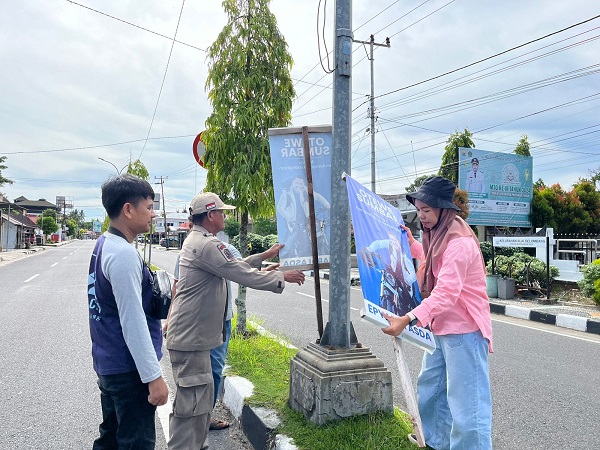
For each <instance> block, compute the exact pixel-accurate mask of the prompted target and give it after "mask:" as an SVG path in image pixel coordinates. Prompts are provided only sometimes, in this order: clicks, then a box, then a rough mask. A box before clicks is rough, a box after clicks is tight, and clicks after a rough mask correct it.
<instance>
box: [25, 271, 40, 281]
mask: <svg viewBox="0 0 600 450" xmlns="http://www.w3.org/2000/svg"><path fill="white" fill-rule="evenodd" d="M39 275H40V274H39V273H36V274H35V275H34V276H32V277H29V278H27V279H26V280H25V281H23V283H27V282H29V281H31V280H33V279H34V278H35V277H37V276H39Z"/></svg>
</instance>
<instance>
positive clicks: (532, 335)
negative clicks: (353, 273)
mask: <svg viewBox="0 0 600 450" xmlns="http://www.w3.org/2000/svg"><path fill="white" fill-rule="evenodd" d="M321 283H322V285H321V290H322V292H323V298H324V299H325V300H327V299H328V292H329V287H328V282H327V281H325V280H321ZM313 291H314V282H313V281H312V280H311V281H308V282H307V283H305V284H304V285H303V286H301V287H298V286H287V287H286V290H285V291H284V293H283V294H281V295H276V294H272V293H265V292H258V291H254V290H250V289H249V290H248V300H247V307H248V311H249V314H255V315H256V316H257V319H256V320H257V321H258V322H260V323H261V324H262V326H264V327H265V328H266V329H268V330H269V331H272V332H275V333H278V334H280V335H282V336H285V337H287V338H288V339H289V340H290V341H291V342H292V344H294V345H295V346H297V347H299V348H301V347H304V346H305V345H306V344H308V343H309V342H312V341H314V340H315V339H316V338H317V337H318V332H317V320H316V312H315V311H316V307H315V301H314V297H313ZM351 292H352V298H351V308H352V310H351V320H352V321H353V324H354V327H355V330H356V333H357V336H358V340H359V342H361V343H362V344H363V345H366V346H367V347H369V348H370V349H371V351H372V352H373V353H374V354H375V355H376V356H377V357H379V358H380V359H382V360H383V362H384V364H385V366H386V367H387V368H388V369H390V370H391V372H392V377H393V386H394V403H395V404H396V405H398V406H400V407H403V405H404V404H405V402H404V394H403V392H401V388H400V382H399V379H398V373H397V368H396V362H395V356H394V352H393V348H392V343H391V338H389V337H388V336H386V335H384V334H383V333H382V332H381V331H380V330H379V328H378V327H376V326H375V325H372V324H371V323H367V322H365V321H363V320H362V319H360V318H359V309H360V307H361V302H362V297H361V295H360V290H359V288H352V290H351ZM328 308H329V304H328V302H326V301H325V302H324V303H323V310H324V315H325V318H324V322H325V323H327V313H328ZM492 319H493V326H494V353H493V355H492V356H491V358H490V377H491V383H492V395H493V413H494V422H493V444H494V448H495V449H506V450H509V449H510V450H514V449H546V450H549V449H553V450H554V449H556V450H562V449H597V448H598V447H599V445H598V442H599V441H600V427H598V423H600V393H599V391H598V385H599V383H600V359H599V358H598V356H599V355H600V336H596V335H590V334H589V333H581V332H577V331H573V330H567V329H561V328H559V327H556V326H551V325H545V324H538V323H535V322H529V321H523V320H519V319H512V318H509V317H505V316H492ZM405 347H406V348H407V351H406V357H407V360H408V361H409V365H410V367H411V374H412V376H413V380H414V382H415V384H416V377H417V375H418V371H419V369H420V365H421V358H422V351H420V350H418V349H416V348H414V347H411V346H410V345H407V346H405Z"/></svg>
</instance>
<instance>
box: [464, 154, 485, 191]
mask: <svg viewBox="0 0 600 450" xmlns="http://www.w3.org/2000/svg"><path fill="white" fill-rule="evenodd" d="M467 192H476V193H480V194H484V193H485V175H484V174H483V172H481V171H480V170H479V159H477V158H473V159H472V160H471V170H469V171H468V172H467Z"/></svg>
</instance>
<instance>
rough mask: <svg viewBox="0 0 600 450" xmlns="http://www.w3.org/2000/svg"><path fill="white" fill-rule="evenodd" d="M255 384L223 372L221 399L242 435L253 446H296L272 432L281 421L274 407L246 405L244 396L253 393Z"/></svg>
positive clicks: (259, 449)
mask: <svg viewBox="0 0 600 450" xmlns="http://www.w3.org/2000/svg"><path fill="white" fill-rule="evenodd" d="M253 390H254V386H253V385H252V383H251V382H250V381H248V380H247V379H245V378H242V377H238V376H225V379H224V382H223V398H222V401H223V403H224V404H225V406H226V407H227V408H229V410H230V411H231V414H232V415H233V417H235V419H236V420H237V421H238V423H239V425H240V427H241V429H242V431H243V432H244V435H245V436H246V438H247V439H248V441H249V442H250V444H251V445H252V447H253V448H254V449H255V450H263V449H274V450H296V449H297V447H296V446H295V445H294V444H293V443H292V440H291V439H290V438H289V437H287V436H284V435H280V434H275V429H276V428H277V427H278V426H279V425H280V423H281V421H280V420H279V418H278V417H277V414H276V413H275V411H272V410H269V409H266V408H260V407H253V406H248V405H246V402H245V401H246V398H247V397H249V396H251V395H252V392H253Z"/></svg>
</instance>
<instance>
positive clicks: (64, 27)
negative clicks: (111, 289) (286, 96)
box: [0, 0, 600, 219]
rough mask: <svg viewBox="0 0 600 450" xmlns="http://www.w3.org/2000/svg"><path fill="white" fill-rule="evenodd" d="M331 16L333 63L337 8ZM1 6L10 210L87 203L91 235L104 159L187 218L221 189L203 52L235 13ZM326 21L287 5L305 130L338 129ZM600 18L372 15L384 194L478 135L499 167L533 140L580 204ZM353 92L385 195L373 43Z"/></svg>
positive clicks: (599, 163)
mask: <svg viewBox="0 0 600 450" xmlns="http://www.w3.org/2000/svg"><path fill="white" fill-rule="evenodd" d="M323 4H325V7H326V14H325V18H326V19H325V24H324V26H325V31H324V37H325V45H326V46H327V49H329V50H330V49H331V48H333V35H334V31H333V17H334V14H333V6H334V1H333V0H329V1H327V2H326V1H325V0H323V1H322V2H321V6H322V7H323ZM0 5H2V8H1V11H2V14H1V15H0V30H1V31H0V36H1V38H2V44H0V57H1V61H2V70H1V71H0V98H1V102H0V136H1V137H2V146H1V147H0V155H4V156H7V161H6V162H5V164H6V165H7V166H8V169H6V170H5V171H3V175H4V176H5V177H8V178H10V179H12V180H14V184H13V185H5V186H4V187H3V188H1V189H0V190H1V191H3V192H4V193H5V194H6V195H7V196H8V198H9V199H10V200H13V199H14V198H16V197H18V196H21V195H23V196H25V197H27V198H29V199H31V200H37V199H39V198H46V199H48V200H49V201H52V202H54V201H55V198H56V196H66V197H70V198H72V199H73V201H74V207H76V208H78V209H83V210H84V212H85V214H86V217H87V218H88V219H92V218H100V219H102V218H103V217H104V212H103V209H102V206H101V201H100V198H99V197H100V185H101V184H102V182H103V181H104V180H106V179H107V178H108V177H110V176H111V175H114V174H115V173H116V170H115V168H114V167H113V166H112V165H111V164H109V163H106V162H103V161H101V160H99V159H98V157H101V158H104V159H106V160H108V161H110V162H111V163H113V164H114V165H115V166H116V167H117V168H118V169H121V168H122V167H124V166H125V165H126V164H127V162H128V161H129V158H130V157H131V158H133V159H134V160H135V159H137V158H138V157H140V158H141V160H142V162H143V163H144V164H145V165H146V167H147V168H148V170H149V172H150V176H151V178H152V182H156V181H158V179H159V178H160V177H163V179H164V180H165V183H164V193H165V199H166V208H167V210H168V211H182V210H183V209H184V208H185V207H186V205H188V203H189V201H190V200H191V198H192V197H193V196H194V194H195V193H196V192H198V191H200V190H202V188H203V187H204V183H205V179H206V172H205V170H204V169H202V168H201V167H199V166H198V165H197V164H196V162H195V161H194V159H193V155H192V142H193V139H194V137H195V136H196V134H198V133H199V132H200V131H202V130H203V129H204V122H205V120H206V118H207V117H208V115H209V114H210V111H211V107H210V104H209V102H208V100H207V94H206V91H205V89H204V84H205V81H206V74H207V62H206V53H205V51H203V50H202V49H206V48H207V47H208V46H210V44H211V43H212V42H213V41H214V40H215V39H216V37H217V35H218V33H219V32H220V30H221V29H222V27H223V26H224V25H225V23H226V16H225V14H224V13H223V10H222V7H221V2H220V1H217V0H201V1H188V2H186V3H185V4H184V6H183V11H182V1H181V0H161V1H155V0H144V1H127V0H80V1H79V2H78V3H75V2H71V1H67V0H44V1H40V0H19V1H16V0H0ZM318 5H319V2H318V1H317V0H272V2H271V10H272V12H273V13H274V14H275V16H276V18H277V21H278V25H279V28H280V30H281V32H282V33H283V35H284V36H285V38H286V40H287V43H288V45H289V50H290V53H291V54H292V57H293V58H294V66H293V69H292V78H293V79H294V83H295V88H296V94H297V98H296V100H295V101H294V108H293V125H295V126H303V125H319V124H328V123H331V113H332V111H331V105H332V90H331V82H332V76H331V75H326V74H325V73H324V71H323V69H322V68H321V66H320V65H319V44H318V40H317V36H318V31H317V30H319V32H321V33H322V32H323V11H321V15H320V19H321V22H320V24H319V25H318V26H317V10H318ZM594 5H596V6H594ZM180 12H181V20H180V21H179V23H178V20H179V17H180ZM598 14H600V8H598V5H597V3H596V2H593V1H589V0H571V1H569V2H564V1H559V0H531V1H527V2H525V1H522V0H503V1H491V0H404V1H394V0H371V1H355V2H354V5H353V19H352V20H353V26H352V28H353V31H354V38H355V39H357V40H368V39H369V35H370V34H374V35H375V41H376V42H383V41H384V40H385V38H386V37H390V40H391V48H389V49H388V48H377V49H376V51H375V62H374V63H375V95H376V97H377V98H376V100H375V104H376V114H377V117H378V119H377V126H376V128H377V133H376V155H377V168H376V173H377V180H378V183H377V191H378V192H379V193H386V194H391V193H399V192H404V191H405V187H406V186H408V185H409V184H410V183H411V182H412V180H413V179H414V178H415V177H416V176H420V175H424V174H430V173H434V172H436V171H437V169H438V168H439V165H440V160H441V155H442V153H443V147H444V142H445V140H446V139H447V137H448V136H449V134H450V133H452V132H453V131H454V130H456V129H461V130H462V129H464V128H468V129H469V130H470V131H472V132H473V133H474V137H473V140H474V141H475V144H476V146H477V148H479V149H482V150H490V151H502V152H511V151H512V150H513V149H514V147H515V145H516V143H517V142H518V140H519V138H520V137H521V136H522V135H523V134H527V135H528V136H529V142H530V143H531V144H532V155H533V156H534V174H533V175H534V179H538V178H542V179H543V180H544V181H545V182H546V183H549V184H553V183H560V184H561V185H562V186H563V187H564V188H569V187H570V186H571V185H572V184H573V183H574V182H576V181H577V179H578V178H579V177H585V176H587V175H588V174H589V170H590V169H598V168H600V147H599V145H598V142H599V136H600V79H599V76H598V73H597V71H598V70H599V68H600V60H599V55H600V40H598V38H599V37H600V18H597V19H593V18H594V17H595V16H597V15H598ZM589 19H593V20H589ZM584 21H587V22H586V23H582V24H580V23H581V22H584ZM576 24H579V25H576ZM573 25H576V26H573ZM571 26H572V27H571ZM568 27H571V28H569V29H567V30H564V29H566V28H568ZM176 30H177V34H176V41H178V42H175V43H174V45H172V39H173V37H174V36H175V32H176ZM561 30H564V31H561ZM552 33H554V34H552ZM550 34H552V35H551V36H548V37H546V36H547V35H550ZM538 38H542V39H539V40H537V41H536V42H533V43H529V42H530V41H533V40H536V39H538ZM523 44H527V45H523ZM519 46H521V47H519ZM515 47H519V48H517V49H515V50H511V51H508V52H506V53H504V54H502V55H500V56H496V57H493V58H490V57H492V56H494V55H497V54H499V53H502V52H505V51H507V50H510V49H513V48H515ZM171 49H172V52H171ZM321 53H322V55H325V54H326V50H325V47H324V44H323V41H322V40H321ZM486 58H490V59H487V60H485V59H486ZM480 60H485V61H483V62H480V63H477V64H473V63H476V62H478V61H480ZM469 65H470V66H469ZM464 66H469V67H467V68H464V69H461V68H462V67H464ZM456 69H461V70H456ZM455 70H456V71H455ZM452 71H455V72H453V73H451V74H449V75H445V76H442V77H438V76H439V75H443V74H445V73H447V72H452ZM165 74H166V75H165ZM435 77H438V78H436V79H434V80H431V81H427V80H429V79H430V78H435ZM352 79H353V85H352V91H353V103H352V109H353V110H354V111H353V121H352V126H353V129H352V135H353V137H352V173H353V175H354V176H355V178H357V179H358V180H359V181H360V182H362V183H364V184H365V185H369V183H370V136H369V134H368V132H367V131H366V130H367V128H368V127H369V126H370V119H368V118H367V117H368V116H367V108H368V101H367V100H368V94H369V93H370V68H369V62H368V60H367V58H366V51H365V48H363V46H362V45H361V44H354V53H353V76H352ZM163 80H164V83H163ZM412 85H416V86H413V87H410V86H412ZM156 189H157V191H159V190H160V185H156Z"/></svg>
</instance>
